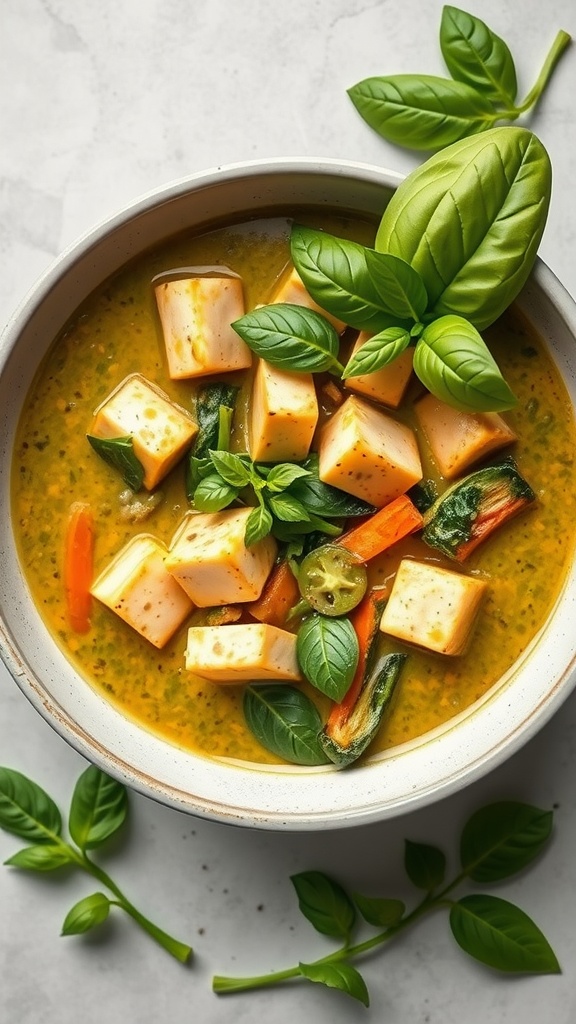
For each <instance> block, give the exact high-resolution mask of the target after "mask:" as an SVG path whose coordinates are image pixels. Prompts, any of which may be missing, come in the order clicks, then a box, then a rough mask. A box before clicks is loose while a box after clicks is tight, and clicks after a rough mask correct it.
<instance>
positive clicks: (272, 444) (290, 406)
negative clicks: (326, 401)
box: [249, 359, 318, 462]
mask: <svg viewBox="0 0 576 1024" xmlns="http://www.w3.org/2000/svg"><path fill="white" fill-rule="evenodd" d="M317 422H318V401H317V399H316V389H315V387H314V380H313V378H312V374H311V373H289V372H287V371H286V370H277V369H275V368H274V367H273V366H270V363H267V362H266V361H265V360H264V359H260V360H259V361H258V366H257V368H256V374H255V377H254V385H253V388H252V399H251V402H250V423H249V437H250V455H251V456H252V458H253V459H254V461H255V462H300V461H301V460H302V459H305V458H306V456H307V455H308V452H309V451H310V445H311V443H312V438H313V436H314V431H315V429H316V423H317Z"/></svg>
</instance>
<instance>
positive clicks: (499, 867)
mask: <svg viewBox="0 0 576 1024" xmlns="http://www.w3.org/2000/svg"><path fill="white" fill-rule="evenodd" d="M551 833H552V811H542V810H540V809H539V808H538V807H531V806H530V805H529V804H522V803H516V802H514V801H511V800H503V801H500V802H499V803H495V804H490V805H489V806H488V807H483V808H482V809H481V810H479V811H477V812H476V813H475V814H473V815H472V817H471V818H470V819H469V821H468V822H467V823H466V825H465V826H464V829H463V831H462V837H461V840H460V860H461V863H462V868H463V870H464V871H465V872H466V874H467V875H468V877H469V878H471V879H473V881H475V882H497V881H500V879H502V878H508V877H509V876H510V875H513V874H515V873H516V872H517V871H521V870H522V869H523V868H525V867H526V865H527V864H529V863H530V862H531V861H532V860H533V859H534V858H535V857H537V856H538V854H539V853H540V852H541V850H542V848H543V847H544V846H545V844H546V843H547V842H548V840H549V838H550V835H551Z"/></svg>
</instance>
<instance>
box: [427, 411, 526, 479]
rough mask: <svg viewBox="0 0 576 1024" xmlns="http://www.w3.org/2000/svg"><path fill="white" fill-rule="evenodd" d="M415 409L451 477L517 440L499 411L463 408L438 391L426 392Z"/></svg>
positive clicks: (440, 463) (437, 459) (439, 461)
mask: <svg viewBox="0 0 576 1024" xmlns="http://www.w3.org/2000/svg"><path fill="white" fill-rule="evenodd" d="M414 412H415V413H416V418H417V421H418V423H419V425H420V427H421V429H422V431H423V433H424V434H425V436H426V439H427V441H428V444H429V445H430V450H431V452H432V455H433V457H434V461H435V462H436V465H437V466H438V469H439V470H440V472H441V474H442V476H443V477H445V479H447V480H451V479H453V478H454V477H457V476H460V475H461V474H462V473H463V472H464V471H465V470H466V469H468V467H469V466H472V465H473V464H474V463H475V462H478V461H479V460H480V459H483V458H485V457H486V456H487V455H489V454H491V453H492V452H495V451H499V449H500V448H504V447H505V446H506V445H509V444H512V442H513V441H516V440H517V437H516V434H515V433H514V431H513V430H512V429H511V428H510V427H509V426H508V424H507V423H506V420H504V419H503V418H502V416H500V415H499V414H498V413H497V412H475V413H470V412H459V410H458V409H453V408H452V406H450V405H446V404H445V403H444V402H441V401H440V400H439V399H438V398H435V397H434V395H425V396H424V398H421V399H420V400H419V401H418V402H416V403H415V405H414Z"/></svg>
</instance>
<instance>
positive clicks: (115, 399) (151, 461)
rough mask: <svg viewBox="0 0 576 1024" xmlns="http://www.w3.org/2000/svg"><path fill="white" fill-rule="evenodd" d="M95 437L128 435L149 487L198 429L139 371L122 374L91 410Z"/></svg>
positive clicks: (166, 468)
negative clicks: (110, 390)
mask: <svg viewBox="0 0 576 1024" xmlns="http://www.w3.org/2000/svg"><path fill="white" fill-rule="evenodd" d="M91 432H92V434H93V435H94V436H95V437H103V438H112V437H131V438H132V444H133V447H134V454H135V456H136V458H137V459H138V460H139V462H141V464H142V466H143V467H144V487H146V488H147V490H149V491H151V490H153V488H154V487H156V485H157V484H158V483H159V482H160V480H162V478H163V477H165V476H166V474H167V473H168V472H169V471H170V470H171V469H172V467H173V466H175V465H176V463H177V462H178V460H179V459H180V458H181V456H182V455H183V454H184V452H185V451H186V449H187V448H188V447H189V445H190V443H191V441H192V439H193V438H194V437H195V435H196V434H197V432H198V427H197V425H196V423H195V422H194V420H193V419H192V417H191V416H190V415H189V413H187V412H186V410H185V409H181V408H180V406H179V405H176V404H175V403H174V402H172V401H171V400H170V399H169V398H168V395H166V394H164V392H163V391H161V390H160V388H157V387H156V385H155V384H151V383H150V381H148V380H146V379H145V378H144V377H142V376H141V374H139V373H133V374H131V375H130V376H129V377H125V378H124V380H123V381H121V383H120V384H119V385H118V387H117V388H115V389H114V391H112V392H111V393H110V394H109V395H108V398H105V399H104V401H103V402H102V403H101V404H100V405H99V406H98V408H97V409H96V410H95V411H94V421H93V424H92V430H91Z"/></svg>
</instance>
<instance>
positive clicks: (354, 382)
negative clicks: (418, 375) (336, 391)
mask: <svg viewBox="0 0 576 1024" xmlns="http://www.w3.org/2000/svg"><path fill="white" fill-rule="evenodd" d="M371 337H372V335H371V334H370V333H368V332H367V331H360V334H359V335H358V337H357V339H356V343H355V345H354V348H353V349H352V353H351V355H352V356H354V355H356V353H357V352H358V349H360V348H362V345H363V344H364V342H366V341H368V339H369V338H371ZM413 361H414V349H413V348H407V349H405V350H404V352H401V353H400V355H399V356H398V357H397V358H396V359H394V360H393V362H391V363H390V364H389V365H388V366H383V367H382V369H381V370H376V371H375V372H374V373H363V374H361V375H360V376H359V377H349V378H348V379H347V381H346V387H347V388H348V390H349V391H355V392H356V393H357V394H359V395H366V397H367V398H373V399H374V401H375V402H381V403H382V404H383V405H389V406H390V408H392V409H397V408H398V406H399V405H400V402H401V401H402V399H403V397H404V394H405V391H406V388H407V387H408V381H409V380H410V378H411V376H412V363H413Z"/></svg>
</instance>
